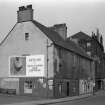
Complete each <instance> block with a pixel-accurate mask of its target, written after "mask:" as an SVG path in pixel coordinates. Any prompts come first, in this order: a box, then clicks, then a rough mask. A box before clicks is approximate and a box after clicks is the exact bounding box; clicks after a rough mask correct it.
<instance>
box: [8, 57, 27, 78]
mask: <svg viewBox="0 0 105 105" xmlns="http://www.w3.org/2000/svg"><path fill="white" fill-rule="evenodd" d="M9 61H10V62H9V71H10V75H11V76H20V75H21V76H25V75H26V57H21V56H20V57H19V56H17V57H9Z"/></svg>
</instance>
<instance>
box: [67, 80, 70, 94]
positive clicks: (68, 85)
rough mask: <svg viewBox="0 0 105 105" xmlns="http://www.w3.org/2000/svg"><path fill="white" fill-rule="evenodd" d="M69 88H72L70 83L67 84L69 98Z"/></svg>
mask: <svg viewBox="0 0 105 105" xmlns="http://www.w3.org/2000/svg"><path fill="white" fill-rule="evenodd" d="M69 87H70V84H69V82H67V96H69Z"/></svg>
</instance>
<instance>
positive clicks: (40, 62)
mask: <svg viewBox="0 0 105 105" xmlns="http://www.w3.org/2000/svg"><path fill="white" fill-rule="evenodd" d="M9 76H30V77H31V76H35V77H43V76H44V55H34V56H20V57H19V56H15V57H14V56H11V57H9Z"/></svg>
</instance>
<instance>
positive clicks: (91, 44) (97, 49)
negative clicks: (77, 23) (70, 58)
mask: <svg viewBox="0 0 105 105" xmlns="http://www.w3.org/2000/svg"><path fill="white" fill-rule="evenodd" d="M70 38H71V40H73V41H74V42H75V43H78V44H79V46H80V47H81V48H83V49H84V50H85V52H86V53H87V54H88V55H89V56H91V57H92V58H93V59H94V60H95V82H96V90H98V89H102V88H103V85H102V84H103V79H104V78H105V67H104V47H103V38H102V35H100V33H99V30H98V29H97V32H96V34H95V33H93V32H92V35H91V36H89V35H87V34H85V33H83V32H78V33H76V34H74V35H72V36H71V37H70Z"/></svg>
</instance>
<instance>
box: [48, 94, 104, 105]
mask: <svg viewBox="0 0 105 105" xmlns="http://www.w3.org/2000/svg"><path fill="white" fill-rule="evenodd" d="M47 105H105V94H104V93H103V94H102V95H95V96H92V97H88V98H83V99H79V100H73V101H68V102H62V103H55V104H47Z"/></svg>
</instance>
